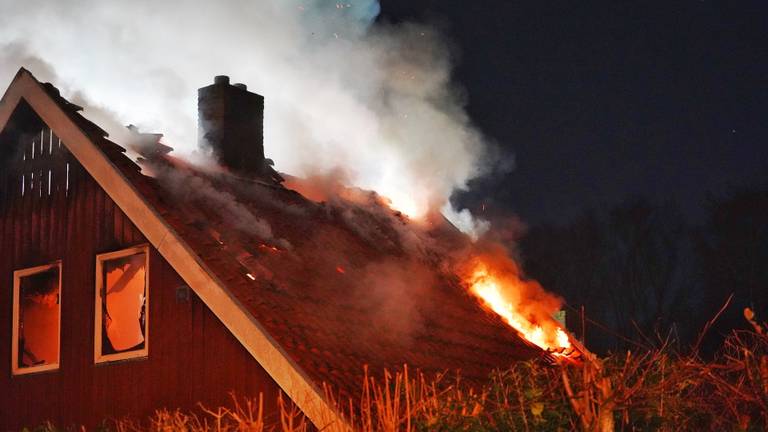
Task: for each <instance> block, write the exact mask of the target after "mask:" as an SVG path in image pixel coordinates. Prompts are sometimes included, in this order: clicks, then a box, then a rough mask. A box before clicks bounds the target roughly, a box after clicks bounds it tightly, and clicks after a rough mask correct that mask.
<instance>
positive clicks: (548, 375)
mask: <svg viewBox="0 0 768 432" xmlns="http://www.w3.org/2000/svg"><path fill="white" fill-rule="evenodd" d="M745 316H746V318H747V319H748V321H749V322H750V324H751V325H752V327H753V328H752V329H751V330H748V331H747V330H741V331H735V332H733V333H732V334H731V335H730V336H729V337H728V338H727V339H726V342H725V344H724V346H723V347H722V349H721V350H720V352H719V353H718V355H717V356H716V357H715V358H714V359H712V360H709V361H705V360H704V359H702V358H700V357H699V356H698V355H696V354H689V355H680V354H676V353H675V352H674V350H672V349H670V348H669V344H662V346H661V347H659V348H657V349H655V350H652V351H646V352H640V353H634V352H630V351H627V352H624V353H622V354H614V355H610V356H607V357H605V358H603V359H599V360H598V359H592V360H588V361H585V362H583V363H582V364H578V365H575V364H569V365H565V364H564V365H560V366H551V365H546V364H543V363H541V362H527V363H518V364H516V365H514V366H513V367H512V368H510V369H509V370H506V371H504V372H498V373H496V374H494V375H493V376H492V378H491V379H490V381H489V383H488V384H487V385H485V386H484V387H482V389H481V390H475V389H474V388H473V387H472V386H469V385H466V384H465V383H462V381H461V380H460V379H459V378H458V377H452V376H449V375H447V374H444V375H441V376H437V377H427V376H425V375H424V374H421V373H415V374H414V373H411V372H410V371H409V369H408V368H407V367H406V368H403V370H402V371H400V372H396V373H388V372H387V373H385V374H384V378H383V380H377V379H374V378H372V377H370V376H368V377H366V379H365V385H364V387H363V392H362V395H361V396H360V398H359V399H358V400H356V401H340V403H339V406H341V407H342V408H341V409H340V411H341V412H343V413H345V419H346V421H347V423H348V425H349V428H350V430H357V431H364V432H369V431H383V432H394V431H435V430H437V431H570V430H583V431H614V430H615V431H652V430H653V431H655V430H662V431H672V430H674V431H688V430H695V431H707V430H711V431H764V430H768V327H767V326H766V325H765V324H759V323H757V322H756V321H755V320H754V316H753V314H752V312H751V311H750V310H746V311H745ZM694 352H695V351H694ZM331 394H332V392H331V391H330V390H329V391H328V395H329V397H331ZM337 399H338V398H337ZM278 406H279V407H280V408H281V413H280V422H279V423H278V424H267V423H266V422H265V413H264V410H263V399H262V398H261V397H259V398H257V399H244V400H243V399H240V398H237V397H233V402H232V405H231V406H230V407H220V408H216V409H208V408H204V407H201V408H200V410H199V411H198V412H196V413H185V412H181V411H169V410H164V409H161V410H158V411H156V412H155V414H154V415H153V416H152V417H151V418H149V419H146V420H144V421H138V420H135V419H120V420H112V421H109V422H106V423H105V426H104V429H105V430H110V431H115V432H138V431H152V432H155V431H157V432H160V431H189V432H198V431H200V432H203V431H205V432H209V431H211V432H213V431H216V432H223V431H249V432H260V431H275V432H279V431H282V432H304V431H309V430H311V427H310V426H309V423H308V421H307V420H306V419H304V418H303V416H302V415H301V414H300V413H299V412H298V411H296V409H295V408H292V405H290V404H289V403H287V402H285V401H284V400H283V398H280V399H279V401H278ZM34 430H35V431H40V432H44V431H45V432H48V431H57V429H56V428H55V427H54V426H53V425H51V424H45V425H42V426H40V427H38V428H35V429H34ZM75 430H77V429H75Z"/></svg>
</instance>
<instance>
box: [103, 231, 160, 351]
mask: <svg viewBox="0 0 768 432" xmlns="http://www.w3.org/2000/svg"><path fill="white" fill-rule="evenodd" d="M148 259H149V253H148V250H147V247H146V246H140V247H135V248H130V249H126V250H122V251H118V252H111V253H106V254H101V255H98V256H97V257H96V310H95V312H96V314H95V316H96V326H95V330H96V331H95V343H94V348H95V349H94V354H95V356H94V358H95V361H96V362H106V361H114V360H125V359H130V358H137V357H146V356H147V353H148V350H147V348H148V339H147V338H148V334H147V333H148V329H149V323H148V321H149V298H148V295H149V287H148V283H147V281H148V280H149V278H148V274H149V272H148V268H149V266H148V263H149V262H148Z"/></svg>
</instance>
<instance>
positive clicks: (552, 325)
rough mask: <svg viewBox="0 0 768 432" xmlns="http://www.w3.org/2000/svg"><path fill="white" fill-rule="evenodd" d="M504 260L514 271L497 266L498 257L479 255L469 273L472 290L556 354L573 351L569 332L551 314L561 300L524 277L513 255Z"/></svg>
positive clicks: (487, 305) (509, 322) (522, 330)
mask: <svg viewBox="0 0 768 432" xmlns="http://www.w3.org/2000/svg"><path fill="white" fill-rule="evenodd" d="M496 260H498V258H496ZM504 261H505V262H504V263H503V264H506V265H510V264H512V267H511V269H512V270H514V271H510V269H509V268H507V269H505V268H501V269H499V268H494V267H493V265H494V259H489V258H488V257H475V258H474V259H473V260H472V263H471V265H470V267H469V269H470V270H469V272H468V273H466V276H465V282H466V284H467V286H468V287H469V291H470V292H471V293H472V294H473V295H475V296H477V297H478V298H479V299H480V300H481V302H482V303H483V304H484V305H485V306H486V307H487V308H489V309H491V310H492V311H493V312H495V313H496V314H498V315H499V316H500V317H501V318H502V319H503V320H504V322H506V323H507V324H509V326H511V327H512V328H514V329H515V330H517V331H518V332H519V333H520V335H521V336H522V337H524V338H525V339H527V340H528V341H529V342H531V343H533V344H534V345H536V346H538V347H540V348H542V349H543V350H545V351H548V352H549V353H551V354H552V355H554V356H556V357H561V356H562V357H567V356H569V355H571V354H572V353H573V351H574V349H573V347H572V345H571V341H570V338H569V337H568V334H567V333H566V332H565V331H564V330H563V329H562V328H561V327H560V325H559V324H558V323H557V321H556V320H555V319H554V318H552V316H551V314H552V313H553V312H554V311H555V310H557V307H558V305H559V302H560V300H559V299H558V298H557V297H555V296H553V295H551V294H548V293H547V292H545V291H544V290H543V289H542V288H541V287H540V286H539V285H538V284H537V283H535V282H533V281H526V280H523V279H522V278H520V277H519V275H518V273H517V271H516V270H517V267H516V266H514V265H513V262H512V261H511V260H510V259H509V258H506V259H505V260H504Z"/></svg>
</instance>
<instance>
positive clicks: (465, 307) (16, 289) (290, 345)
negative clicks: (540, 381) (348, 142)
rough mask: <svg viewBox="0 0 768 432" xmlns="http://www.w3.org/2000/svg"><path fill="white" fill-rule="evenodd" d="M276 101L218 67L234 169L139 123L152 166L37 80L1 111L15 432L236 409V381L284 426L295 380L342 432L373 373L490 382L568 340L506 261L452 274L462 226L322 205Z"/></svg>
mask: <svg viewBox="0 0 768 432" xmlns="http://www.w3.org/2000/svg"><path fill="white" fill-rule="evenodd" d="M263 109H264V99H263V98H262V97H261V96H259V95H257V94H254V93H251V92H249V91H248V90H247V88H246V87H245V86H244V85H240V84H235V85H230V83H229V81H228V78H226V77H217V78H216V79H215V82H214V83H213V84H212V85H210V86H207V87H204V88H202V89H200V90H199V124H200V131H201V145H202V146H203V148H204V150H205V151H206V152H208V153H210V154H211V155H212V156H213V157H214V158H215V160H216V161H217V164H216V166H215V167H214V166H211V167H207V168H201V167H199V166H193V165H191V164H189V163H187V162H185V161H184V160H182V159H179V158H177V157H175V156H174V155H173V154H172V152H171V148H170V147H167V146H164V145H163V144H161V143H160V142H159V137H160V136H159V135H152V134H140V133H138V132H137V131H136V130H135V129H134V135H135V140H134V142H132V143H131V146H130V147H132V149H131V151H135V152H136V153H137V154H138V157H134V158H131V157H129V156H128V155H127V153H126V149H124V148H123V147H121V146H119V145H117V144H115V143H113V142H112V141H110V140H109V139H108V138H107V134H106V132H105V131H104V130H102V129H101V128H99V127H98V126H97V125H95V124H93V123H91V122H90V121H88V120H86V119H85V118H84V117H82V116H81V115H80V114H79V113H78V111H80V110H81V108H80V107H78V106H76V105H74V104H72V103H70V102H68V101H67V100H66V99H64V98H63V97H62V96H61V95H60V94H59V91H58V90H57V89H56V88H55V87H53V86H52V85H51V84H49V83H40V82H38V81H37V80H36V79H35V78H34V77H33V75H32V74H31V73H29V72H28V71H26V70H24V69H22V70H20V71H19V73H18V74H17V75H16V77H15V78H14V80H13V82H12V83H11V85H10V87H9V88H8V90H7V91H6V93H5V95H4V96H3V98H2V100H1V101H0V198H1V199H0V251H1V252H0V281H1V282H0V388H1V389H3V390H2V391H0V404H2V407H3V408H2V410H0V429H2V430H7V429H14V428H19V427H21V426H23V425H34V424H37V423H39V422H41V421H44V420H49V419H50V420H53V421H54V422H56V423H57V424H61V425H69V424H85V425H94V424H96V423H98V422H99V421H101V420H102V419H105V418H119V417H123V416H127V415H130V416H136V417H141V416H146V415H149V414H151V413H152V411H153V410H155V409H157V408H159V407H168V408H176V407H179V408H193V407H194V406H195V405H196V404H197V403H198V402H202V403H203V404H205V405H208V406H218V405H221V404H224V403H226V402H227V400H228V398H229V396H228V394H229V393H230V392H235V393H236V394H239V395H243V396H256V395H258V394H259V393H261V394H263V395H264V400H265V403H266V409H267V413H268V415H271V416H272V417H271V419H272V420H273V421H274V420H277V417H275V416H277V412H278V411H277V405H276V400H277V395H278V393H279V392H282V393H283V394H285V395H287V396H288V397H289V398H290V399H291V401H292V402H293V403H294V404H295V405H296V406H297V407H298V408H299V409H300V410H301V411H302V412H303V413H304V414H305V415H306V416H307V417H308V418H309V420H310V421H311V422H312V423H313V424H314V425H315V426H317V428H318V429H324V430H325V428H329V429H328V430H331V429H333V427H334V425H338V424H339V422H340V421H341V420H340V418H339V417H338V413H337V412H336V411H335V410H334V407H333V406H332V405H331V404H330V403H329V401H328V400H327V399H326V398H325V395H324V391H323V388H324V386H325V385H327V386H329V387H330V388H332V389H334V391H337V392H339V393H340V394H342V395H348V396H351V397H355V396H356V395H359V393H360V387H361V385H362V376H363V368H364V366H367V367H368V368H369V369H370V370H371V371H374V372H375V371H383V370H384V369H397V368H399V367H402V365H404V364H408V365H409V366H410V367H413V368H418V369H420V370H422V371H424V372H427V373H437V372H441V371H446V370H460V371H461V374H462V376H463V377H464V379H467V380H470V381H472V380H476V381H481V380H483V379H485V378H486V377H487V376H488V374H489V372H490V371H491V370H493V369H495V368H505V367H507V366H508V365H509V364H510V363H511V362H513V361H516V360H520V359H529V358H533V357H536V356H542V355H545V354H546V351H545V350H544V349H542V348H541V347H543V348H549V347H552V348H554V351H552V350H550V352H554V354H558V353H559V351H557V350H558V349H559V350H562V349H564V348H567V346H568V338H567V336H565V334H564V333H562V330H559V328H556V327H552V326H554V324H551V323H548V322H547V323H544V322H540V323H539V324H537V325H536V326H535V327H536V328H533V329H528V328H527V327H526V326H527V325H528V324H530V321H531V320H530V316H531V315H530V314H527V315H526V314H523V315H526V317H525V319H523V321H526V319H527V320H528V321H526V323H523V324H521V325H522V327H524V328H519V327H518V325H515V324H514V323H512V322H511V321H510V320H514V319H517V316H516V314H517V312H516V311H515V310H513V309H512V308H509V307H508V306H504V305H501V306H499V304H502V303H503V302H504V298H503V293H500V292H498V287H496V286H495V284H496V283H497V282H495V281H494V280H492V279H491V276H490V273H489V270H488V269H487V268H486V267H484V266H485V265H486V264H487V262H488V261H485V263H486V264H483V265H482V266H480V267H478V266H477V265H476V266H474V267H472V268H471V269H469V270H468V273H467V277H466V278H462V276H461V275H460V274H457V273H456V272H452V271H450V269H449V268H446V265H445V260H444V258H443V255H450V253H451V252H449V251H453V252H455V251H458V250H461V249H462V245H463V244H464V243H465V242H466V240H465V237H464V236H463V235H462V234H461V233H459V232H457V231H456V230H455V229H453V228H452V227H451V226H450V224H448V223H447V222H445V221H444V220H443V219H441V218H433V220H431V221H429V222H422V223H420V225H419V227H418V229H416V228H414V227H413V225H414V224H415V222H413V221H410V220H408V218H407V217H405V216H404V215H402V214H400V213H398V212H395V211H393V210H391V209H389V208H388V207H387V206H386V202H385V200H384V199H383V198H382V197H379V196H378V195H376V194H374V193H372V192H365V191H360V190H355V189H344V190H339V191H336V192H335V195H334V196H332V197H328V198H326V199H324V200H322V201H317V200H310V199H308V198H306V197H305V196H304V195H302V194H301V193H300V192H301V191H302V188H304V187H307V188H308V187H311V186H314V187H317V186H318V184H309V185H307V183H306V182H304V183H302V182H301V181H300V180H298V179H295V178H291V177H288V176H281V175H280V174H279V173H278V172H277V171H275V170H274V168H273V167H272V164H271V161H269V160H268V159H266V158H265V157H264V147H263V139H262V136H263V134H262V129H263ZM284 177H285V178H284ZM470 262H471V261H470ZM516 271H517V270H516V269H509V270H508V272H511V273H510V274H514V273H515V272H516ZM466 280H469V281H470V284H471V285H472V286H473V289H472V290H470V289H467V284H466V283H465V281H466ZM526 289H531V290H534V291H532V292H535V293H538V291H536V290H540V288H538V287H536V286H533V287H528V288H526ZM481 299H482V300H481ZM484 303H485V304H484ZM518 303H522V302H521V301H519V302H518ZM487 306H488V307H487ZM490 309H492V310H494V311H496V312H497V313H498V315H497V314H494V313H492V312H490ZM534 321H535V320H534ZM553 322H554V321H553ZM510 325H513V326H515V327H516V328H518V329H519V331H520V332H521V333H518V332H516V331H513V330H512V329H511V328H510ZM547 326H549V327H547ZM542 328H543V330H542ZM528 330H530V332H531V334H532V335H533V336H532V337H528V338H529V339H531V340H532V341H533V343H531V342H528V341H527V340H525V339H524V338H523V337H521V336H520V335H521V334H526V335H527V334H528V333H527V331H528ZM558 331H559V333H557V332H558ZM536 345H538V346H536ZM269 413H272V414H269Z"/></svg>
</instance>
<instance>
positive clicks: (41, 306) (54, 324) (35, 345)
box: [11, 262, 61, 375]
mask: <svg viewBox="0 0 768 432" xmlns="http://www.w3.org/2000/svg"><path fill="white" fill-rule="evenodd" d="M60 328H61V262H56V263H54V264H48V265H44V266H39V267H33V268H28V269H24V270H17V271H15V272H13V334H12V343H11V355H12V364H11V373H12V374H13V375H23V374H28V373H34V372H42V371H47V370H53V369H58V368H59V348H60V334H59V329H60Z"/></svg>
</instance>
